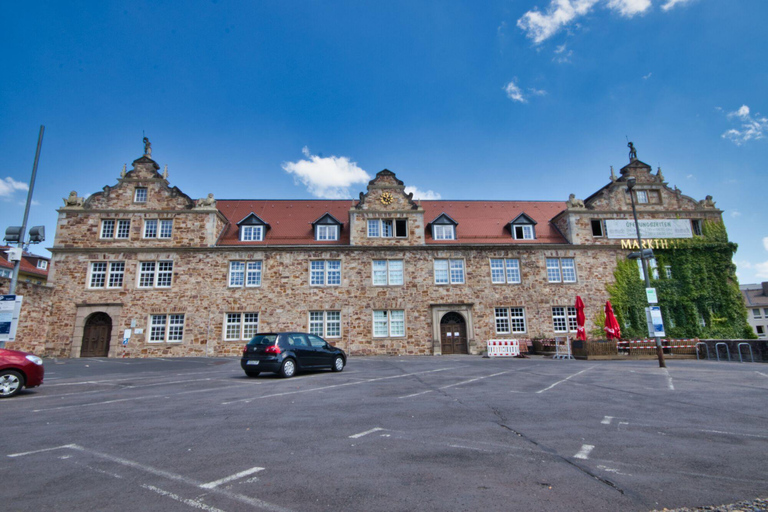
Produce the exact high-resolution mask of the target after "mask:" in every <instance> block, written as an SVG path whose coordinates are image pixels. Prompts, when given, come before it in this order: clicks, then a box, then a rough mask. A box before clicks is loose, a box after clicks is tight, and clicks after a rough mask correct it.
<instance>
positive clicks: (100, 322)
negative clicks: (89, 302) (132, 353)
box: [80, 313, 112, 357]
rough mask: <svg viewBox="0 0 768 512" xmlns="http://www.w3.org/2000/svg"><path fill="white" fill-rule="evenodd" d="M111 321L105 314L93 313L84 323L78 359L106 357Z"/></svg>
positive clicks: (110, 333)
mask: <svg viewBox="0 0 768 512" xmlns="http://www.w3.org/2000/svg"><path fill="white" fill-rule="evenodd" d="M111 335H112V319H111V318H110V317H109V315H107V314H106V313H94V314H93V315H91V316H89V317H88V319H87V320H86V321H85V328H84V329H83V345H82V347H81V348H80V357H107V354H109V338H110V336H111Z"/></svg>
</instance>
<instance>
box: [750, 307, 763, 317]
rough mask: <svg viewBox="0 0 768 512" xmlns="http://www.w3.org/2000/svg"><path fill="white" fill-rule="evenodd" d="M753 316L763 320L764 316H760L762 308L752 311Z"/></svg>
mask: <svg viewBox="0 0 768 512" xmlns="http://www.w3.org/2000/svg"><path fill="white" fill-rule="evenodd" d="M752 316H753V317H754V318H762V316H761V315H760V308H753V309H752Z"/></svg>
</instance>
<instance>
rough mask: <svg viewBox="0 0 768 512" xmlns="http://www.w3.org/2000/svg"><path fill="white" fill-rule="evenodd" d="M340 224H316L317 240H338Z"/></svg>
mask: <svg viewBox="0 0 768 512" xmlns="http://www.w3.org/2000/svg"><path fill="white" fill-rule="evenodd" d="M338 239H339V226H338V225H336V224H318V225H317V226H315V240H318V241H321V240H338Z"/></svg>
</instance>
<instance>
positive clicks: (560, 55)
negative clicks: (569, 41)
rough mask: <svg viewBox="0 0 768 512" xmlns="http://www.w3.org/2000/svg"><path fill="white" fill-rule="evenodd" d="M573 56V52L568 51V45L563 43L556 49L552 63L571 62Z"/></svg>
mask: <svg viewBox="0 0 768 512" xmlns="http://www.w3.org/2000/svg"><path fill="white" fill-rule="evenodd" d="M566 50H567V51H566ZM571 55H573V50H568V48H567V45H566V44H565V43H563V44H561V45H559V46H557V47H556V48H555V57H554V58H553V59H552V61H553V62H557V63H558V64H564V63H566V62H571Z"/></svg>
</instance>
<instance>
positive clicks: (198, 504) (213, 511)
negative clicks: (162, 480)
mask: <svg viewBox="0 0 768 512" xmlns="http://www.w3.org/2000/svg"><path fill="white" fill-rule="evenodd" d="M141 486H142V487H143V488H144V489H148V490H150V491H152V492H156V493H157V494H159V495H160V496H165V497H166V498H171V499H172V500H175V501H178V502H179V503H183V504H185V505H189V506H190V507H192V508H199V509H200V510H206V511H208V512H224V511H223V510H221V509H220V508H216V507H212V506H210V505H206V504H205V503H203V502H202V501H200V500H190V499H188V498H182V497H181V496H179V495H177V494H173V493H172V492H169V491H164V490H163V489H160V488H159V487H155V486H154V485H147V484H141Z"/></svg>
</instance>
